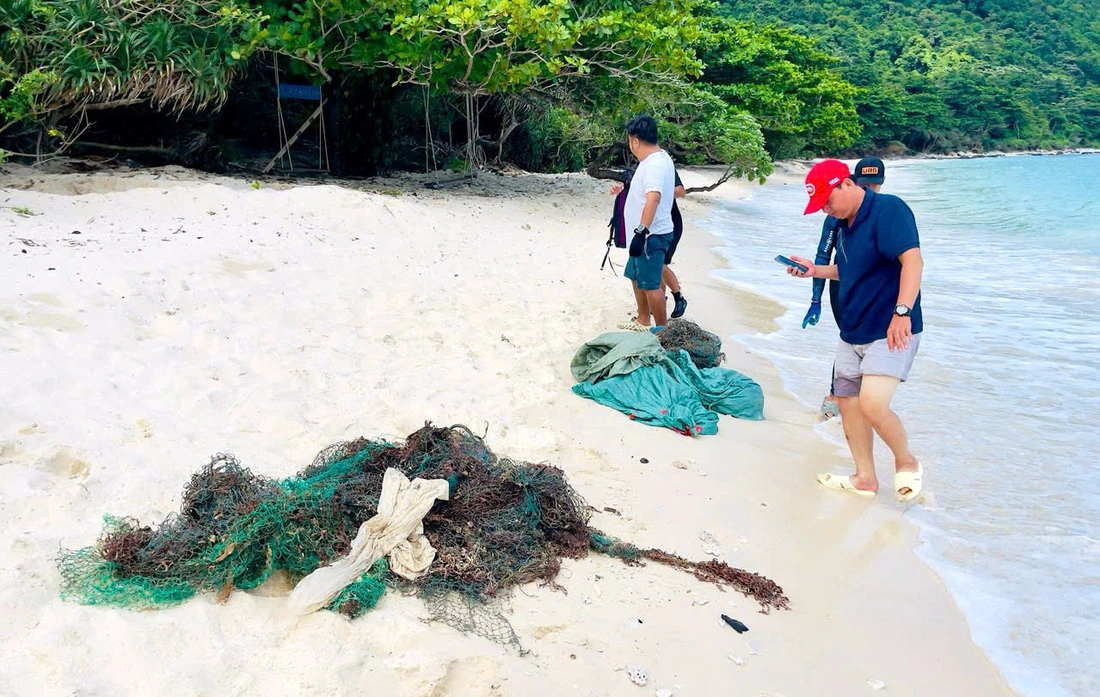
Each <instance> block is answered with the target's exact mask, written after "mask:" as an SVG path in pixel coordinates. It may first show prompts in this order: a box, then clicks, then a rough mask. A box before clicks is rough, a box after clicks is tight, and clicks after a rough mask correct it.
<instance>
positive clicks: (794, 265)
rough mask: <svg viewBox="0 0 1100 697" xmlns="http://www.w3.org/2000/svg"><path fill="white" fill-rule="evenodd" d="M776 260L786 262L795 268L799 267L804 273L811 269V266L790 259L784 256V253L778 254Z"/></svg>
mask: <svg viewBox="0 0 1100 697" xmlns="http://www.w3.org/2000/svg"><path fill="white" fill-rule="evenodd" d="M775 260H776V261H778V262H779V263H780V264H786V265H787V266H790V267H791V268H793V269H798V270H799V271H801V272H802V273H806V272H807V271H809V270H810V269H809V268H807V267H805V266H803V265H802V264H799V263H798V262H797V261H792V260H791V259H788V258H787V257H785V256H783V255H782V254H780V255H779V256H777V257H776V258H775Z"/></svg>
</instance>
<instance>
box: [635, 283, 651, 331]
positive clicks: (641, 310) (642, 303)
mask: <svg viewBox="0 0 1100 697" xmlns="http://www.w3.org/2000/svg"><path fill="white" fill-rule="evenodd" d="M631 283H632V284H633V285H634V300H635V301H636V302H637V303H638V314H637V315H636V316H635V319H637V321H638V324H644V325H645V326H647V327H648V326H649V297H648V296H647V295H646V293H647V292H649V291H644V290H642V289H641V288H639V287H638V282H637V281H631Z"/></svg>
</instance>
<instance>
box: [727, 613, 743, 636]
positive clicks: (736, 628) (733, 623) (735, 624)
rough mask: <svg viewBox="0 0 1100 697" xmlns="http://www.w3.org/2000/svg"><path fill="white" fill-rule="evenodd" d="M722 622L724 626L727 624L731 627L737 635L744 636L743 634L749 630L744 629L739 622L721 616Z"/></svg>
mask: <svg viewBox="0 0 1100 697" xmlns="http://www.w3.org/2000/svg"><path fill="white" fill-rule="evenodd" d="M722 621H723V622H725V623H726V624H728V625H729V626H731V627H733V631H735V632H737V633H738V634H744V633H745V632H747V631H749V628H748V627H746V626H745V625H744V623H742V622H739V621H737V620H735V619H733V618H732V617H727V616H726V615H722Z"/></svg>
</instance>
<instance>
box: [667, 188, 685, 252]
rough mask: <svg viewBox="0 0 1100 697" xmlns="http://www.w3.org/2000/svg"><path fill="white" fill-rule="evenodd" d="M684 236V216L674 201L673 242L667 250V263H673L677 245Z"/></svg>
mask: <svg viewBox="0 0 1100 697" xmlns="http://www.w3.org/2000/svg"><path fill="white" fill-rule="evenodd" d="M683 236H684V218H683V216H681V215H680V207H679V206H677V205H676V202H675V201H673V202H672V243H671V244H670V245H668V251H667V252H665V265H666V266H667V265H669V264H671V263H672V255H673V254H675V253H676V245H678V244H680V238H681V237H683Z"/></svg>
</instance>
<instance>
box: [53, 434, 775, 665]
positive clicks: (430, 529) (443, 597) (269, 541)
mask: <svg viewBox="0 0 1100 697" xmlns="http://www.w3.org/2000/svg"><path fill="white" fill-rule="evenodd" d="M391 467H393V468H396V469H398V470H400V471H401V472H402V473H403V474H405V475H406V476H407V477H409V478H410V479H411V478H415V477H420V478H423V479H445V480H447V482H448V484H449V487H450V500H449V501H438V502H436V504H435V505H434V507H433V508H432V510H431V512H429V513H428V515H427V516H426V517H425V518H424V520H423V523H424V533H425V535H426V536H427V537H428V540H429V541H430V542H431V544H432V546H433V547H434V548H435V549H436V559H435V561H434V562H433V563H432V565H431V567H430V569H429V571H428V573H427V574H426V575H425V576H423V577H421V578H419V579H417V580H416V581H404V580H398V579H396V578H395V577H394V576H393V575H392V574H389V573H388V568H387V566H386V562H385V560H384V559H383V560H380V561H379V562H378V563H376V564H375V565H374V566H373V567H372V568H371V569H370V570H369V571H368V572H367V573H366V574H364V575H363V576H361V577H360V578H359V579H358V580H357V581H356V582H355V583H353V584H352V585H351V586H348V587H347V588H346V589H345V590H344V592H342V593H341V594H340V596H338V597H337V598H336V599H335V600H334V601H333V602H332V603H331V605H329V608H328V609H330V610H334V611H339V612H342V613H344V614H346V615H348V616H351V617H357V616H359V615H361V614H362V613H363V612H365V611H366V610H369V609H370V608H371V607H373V606H374V605H375V604H376V603H377V602H378V599H379V598H380V597H381V596H382V594H383V593H384V592H385V590H386V587H387V585H390V586H397V587H400V588H402V589H405V590H407V591H415V592H418V593H419V594H420V595H421V596H422V597H424V598H425V600H426V601H428V605H429V607H430V608H432V610H433V612H434V614H435V615H436V617H437V618H438V619H442V620H443V621H446V622H448V623H449V624H452V625H453V626H456V627H458V628H459V629H461V630H464V631H473V632H475V633H478V634H482V635H484V636H489V637H490V638H492V639H494V640H497V641H501V642H502V643H516V644H517V645H518V640H516V638H515V634H514V633H512V632H511V629H510V627H506V626H504V627H502V626H501V625H500V622H499V621H498V622H495V623H494V622H493V621H487V620H486V619H485V618H486V617H487V616H488V615H484V614H482V615H479V614H478V613H479V612H481V611H480V610H479V609H478V606H481V607H487V606H488V605H486V604H491V603H492V601H494V599H499V598H502V597H503V596H504V595H505V594H506V593H507V591H508V590H509V589H511V588H513V587H514V586H516V585H519V584H524V583H531V582H534V581H538V582H541V583H545V584H551V585H553V584H554V579H555V578H556V576H557V574H558V571H559V570H560V569H561V560H562V559H563V558H572V559H576V558H580V557H583V556H585V555H586V554H587V553H588V551H589V550H590V549H592V550H595V551H597V552H600V553H603V554H608V555H611V556H616V557H618V558H620V559H622V560H623V561H624V562H626V563H628V564H641V563H642V562H643V560H646V559H648V560H651V561H655V562H659V563H662V564H666V565H669V566H672V567H674V568H678V569H681V570H683V571H685V572H688V573H691V574H693V575H694V576H696V577H697V578H699V579H700V580H703V581H706V582H708V583H715V584H717V585H719V586H723V587H728V588H732V589H734V590H737V591H740V592H741V593H743V594H745V595H746V596H751V597H753V598H755V599H756V600H757V601H758V602H759V603H760V605H761V608H762V610H764V611H769V610H770V609H771V608H787V607H788V601H787V598H786V597H785V596H784V595H783V590H782V588H780V587H779V586H778V585H776V584H775V583H774V582H772V581H770V580H768V579H766V578H764V577H762V576H759V575H757V574H752V573H749V572H746V571H741V570H738V569H733V568H731V567H729V566H727V565H726V564H724V563H722V562H718V561H713V560H712V561H708V562H703V563H697V562H690V561H687V560H685V559H682V558H680V557H677V556H675V555H672V554H669V553H667V552H662V551H660V550H643V549H639V548H637V547H634V546H633V545H629V544H626V543H623V542H620V541H618V540H615V539H613V538H610V537H608V536H606V535H604V534H603V533H601V532H600V531H598V530H595V529H593V528H590V527H589V526H588V521H589V514H588V512H589V510H591V509H589V507H588V506H587V505H586V504H585V502H584V501H583V500H582V499H581V497H580V496H579V495H578V494H577V493H576V491H574V490H573V488H572V487H571V486H570V485H569V484H568V482H566V479H565V475H564V473H563V472H562V471H561V470H560V469H557V468H556V467H552V466H551V465H548V464H533V463H529V462H517V461H514V460H510V459H508V458H501V457H497V456H496V455H494V454H493V453H492V452H491V451H490V450H489V449H488V448H487V447H486V446H485V443H484V442H483V441H482V439H481V438H479V437H478V436H476V435H474V434H473V433H472V432H471V431H470V430H469V429H467V428H466V427H464V426H453V427H450V428H438V427H433V426H431V425H426V426H425V427H424V428H422V429H420V430H418V431H416V432H415V433H413V434H412V435H410V436H409V437H408V439H407V440H406V441H405V442H404V443H403V444H394V443H389V442H386V441H383V440H366V439H359V440H356V441H353V442H347V443H338V444H336V445H333V446H330V447H328V448H326V449H325V450H323V451H322V452H321V453H320V454H318V455H317V457H316V458H315V459H314V461H313V463H312V464H311V465H310V466H309V467H307V468H305V469H304V470H302V471H301V472H300V473H298V474H297V475H296V476H294V477H291V478H289V479H283V480H275V479H269V478H267V477H263V476H259V475H256V474H253V473H252V472H250V471H249V470H248V469H246V468H244V467H242V466H241V464H240V463H239V462H238V461H237V460H236V459H235V458H233V457H232V456H231V455H217V456H215V457H214V458H213V459H212V461H211V462H210V464H208V465H207V466H206V467H204V468H203V469H202V471H200V472H199V473H197V474H195V475H194V476H193V477H192V478H191V481H190V482H189V483H188V484H187V487H186V488H185V490H184V493H183V501H182V504H181V506H180V512H179V513H178V514H173V515H170V516H169V517H168V518H167V519H166V520H164V521H163V522H161V523H160V524H159V525H155V526H144V525H141V524H140V523H139V522H138V521H136V520H133V519H130V518H113V517H107V518H106V519H105V526H104V530H103V533H102V535H101V536H100V538H99V540H98V541H97V542H96V544H95V545H93V546H91V547H86V548H84V549H77V550H63V551H62V552H61V554H60V557H59V559H58V567H59V569H60V572H61V596H62V598H65V599H68V600H74V601H77V602H81V603H86V604H92V605H114V606H122V607H127V608H134V609H151V608H158V607H165V606H170V605H174V604H177V603H180V602H183V601H185V600H187V599H188V598H191V597H192V596H194V595H196V594H197V593H201V592H211V593H216V594H218V596H219V598H220V599H222V600H224V599H225V598H227V597H228V595H229V594H230V593H231V592H232V591H233V589H250V588H255V587H257V586H259V585H261V584H262V583H264V582H265V581H267V580H268V579H269V578H270V577H271V576H272V574H274V573H276V572H283V573H285V574H287V575H289V576H290V577H291V579H292V580H295V581H296V580H298V579H300V578H302V577H304V576H306V575H308V574H309V573H310V572H312V571H314V570H315V569H317V568H318V567H320V566H322V565H325V564H329V563H331V562H333V561H335V560H336V559H338V558H340V557H341V556H344V555H346V554H347V553H348V551H349V549H350V548H351V543H352V540H353V539H354V538H355V535H356V533H357V531H358V529H359V526H360V525H361V524H362V523H363V522H364V521H366V520H367V519H369V518H371V517H372V516H373V515H374V514H375V513H376V512H377V508H378V500H379V495H380V493H381V489H382V477H383V474H384V473H385V471H386V469H387V468H391ZM498 619H500V618H498ZM500 621H503V620H502V619H500ZM505 625H506V623H505Z"/></svg>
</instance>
